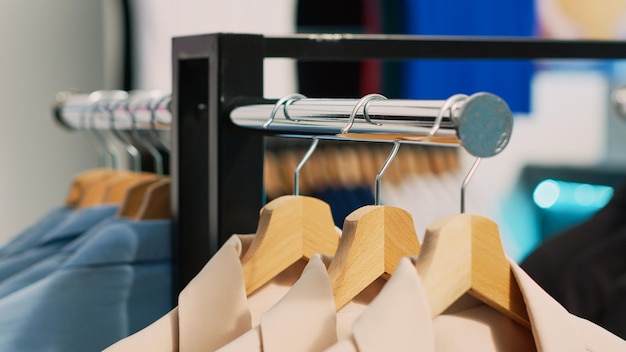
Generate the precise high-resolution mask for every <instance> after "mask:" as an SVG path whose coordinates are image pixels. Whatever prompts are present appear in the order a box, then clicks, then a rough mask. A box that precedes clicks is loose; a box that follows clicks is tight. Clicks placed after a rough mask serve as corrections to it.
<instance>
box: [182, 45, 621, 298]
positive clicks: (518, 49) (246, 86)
mask: <svg viewBox="0 0 626 352" xmlns="http://www.w3.org/2000/svg"><path fill="white" fill-rule="evenodd" d="M624 57H626V43H623V42H610V41H555V40H537V39H519V38H444V37H441V38H438V37H417V36H388V35H341V34H321V35H315V34H313V35H290V36H263V35H254V34H226V33H215V34H206V35H197V36H187V37H179V38H174V41H173V73H174V76H173V94H172V113H173V120H172V128H173V135H172V137H173V155H174V160H173V163H172V166H173V167H172V170H171V172H172V177H173V178H174V180H173V181H174V183H173V184H174V185H175V187H174V188H173V194H172V200H173V207H174V209H173V214H174V216H175V221H176V224H177V225H176V232H177V241H176V245H177V246H178V247H177V251H178V256H179V257H178V263H179V278H178V280H179V281H178V284H179V287H180V288H182V287H184V286H185V285H186V284H187V283H188V282H189V281H190V280H191V278H193V276H195V275H196V273H197V272H198V271H199V270H200V269H201V268H202V266H203V265H204V264H205V263H206V261H207V260H208V259H209V257H210V256H211V255H212V254H213V253H214V252H215V251H216V250H217V249H218V248H219V246H220V245H221V244H222V243H223V242H224V241H225V240H226V239H227V238H228V237H229V236H230V235H231V234H233V233H242V232H250V233H252V232H254V231H255V229H256V226H257V219H258V211H259V209H260V208H261V207H262V205H263V203H264V195H263V146H264V141H263V135H264V133H263V131H261V132H258V131H256V132H255V131H251V130H249V129H243V128H240V127H238V126H237V125H235V123H233V121H232V120H231V112H232V111H233V109H235V108H237V107H238V106H242V105H250V104H252V103H255V100H256V102H260V101H262V97H263V61H264V59H266V58H293V59H297V60H307V61H329V60H334V61H359V60H364V59H383V60H405V59H416V58H451V59H479V58H483V59H557V58H561V59H567V58H580V59H617V58H624ZM296 104H297V103H294V104H293V105H296Z"/></svg>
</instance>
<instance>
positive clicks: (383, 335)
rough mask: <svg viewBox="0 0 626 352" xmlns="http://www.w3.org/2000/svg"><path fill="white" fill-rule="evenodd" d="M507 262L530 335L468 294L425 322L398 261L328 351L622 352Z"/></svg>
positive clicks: (619, 344) (416, 283)
mask: <svg viewBox="0 0 626 352" xmlns="http://www.w3.org/2000/svg"><path fill="white" fill-rule="evenodd" d="M510 263H511V266H512V268H513V273H514V277H515V279H516V281H517V283H518V284H519V287H520V289H521V291H522V294H523V296H524V300H525V302H526V307H527V312H528V316H529V318H530V323H531V326H532V331H530V330H527V329H525V328H523V327H522V326H520V325H519V324H517V323H515V322H513V321H512V320H510V319H508V318H507V317H505V316H504V315H502V314H500V313H499V312H496V311H495V310H493V309H492V308H490V307H488V306H486V305H485V304H483V303H481V302H478V301H477V300H475V299H473V298H471V297H469V296H466V297H464V298H462V299H461V300H459V302H458V303H457V304H455V305H453V306H452V307H450V309H448V310H447V311H446V312H444V313H443V314H442V315H440V316H438V317H436V318H435V319H430V311H429V308H428V304H427V301H426V296H425V291H424V289H423V286H422V284H421V281H420V278H419V275H418V274H417V270H416V269H415V267H414V265H413V263H412V261H411V260H410V259H409V258H403V259H402V260H401V262H400V264H399V265H398V268H397V269H396V271H395V272H394V274H393V276H392V277H391V279H390V280H389V282H388V283H387V284H386V285H385V287H384V288H383V289H382V291H381V292H380V294H379V295H378V297H376V299H375V300H374V301H373V302H372V304H371V305H370V306H369V307H368V309H366V310H365V311H364V312H363V314H361V316H360V317H359V319H358V320H357V321H356V322H355V323H354V325H353V331H352V336H350V337H349V338H347V339H343V340H341V341H340V342H338V343H337V344H336V345H334V346H332V347H331V348H329V349H328V350H327V351H329V352H348V351H361V352H368V351H444V352H447V351H481V352H485V351H507V352H509V351H514V352H515V351H533V350H535V349H536V350H537V351H545V352H564V351H567V352H570V351H605V352H606V351H626V342H625V341H624V340H622V339H620V338H619V337H617V336H615V335H613V334H611V333H610V332H608V331H606V330H604V329H603V328H601V327H599V326H597V325H594V324H593V323H591V322H589V321H587V320H584V319H581V318H578V317H576V316H574V315H572V314H570V313H568V312H567V311H566V310H565V309H564V308H563V307H562V306H560V305H559V304H558V303H557V302H556V301H555V300H554V299H552V297H550V296H549V295H548V294H547V293H545V292H544V291H543V290H542V289H541V288H540V287H539V286H538V285H537V284H536V283H535V282H534V281H533V280H532V279H531V278H530V277H528V275H527V274H526V273H525V272H524V271H523V270H522V269H520V268H519V267H518V266H517V265H516V264H515V263H514V262H512V261H510Z"/></svg>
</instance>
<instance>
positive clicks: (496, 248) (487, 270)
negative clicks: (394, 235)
mask: <svg viewBox="0 0 626 352" xmlns="http://www.w3.org/2000/svg"><path fill="white" fill-rule="evenodd" d="M416 269H417V271H418V272H419V274H420V276H421V278H422V282H423V284H424V289H425V290H426V294H427V297H428V302H429V306H430V309H431V313H432V315H433V317H435V316H438V315H440V314H441V313H442V312H443V311H444V310H446V309H447V308H448V307H450V306H451V305H452V304H453V303H454V302H455V301H456V300H457V299H458V298H459V297H461V296H462V295H463V294H465V293H469V294H471V295H472V296H474V297H476V298H478V299H479V300H481V301H483V302H484V303H486V304H488V305H489V306H491V307H492V308H494V309H496V310H498V311H500V312H501V313H503V314H505V315H507V316H509V317H510V318H511V319H513V320H515V321H517V322H518V323H520V324H522V325H524V326H526V327H529V326H530V322H529V318H528V313H527V312H526V305H525V303H524V298H523V296H522V293H521V290H520V288H519V286H518V285H517V282H516V281H515V278H514V276H513V273H512V271H511V267H510V265H509V263H508V260H507V258H506V256H505V254H504V250H503V249H502V244H501V242H500V235H499V232H498V227H497V225H496V224H495V223H494V222H493V221H491V220H489V219H487V218H484V217H480V216H475V215H466V214H462V215H452V216H448V217H444V218H442V219H439V220H437V221H436V222H434V223H433V224H431V225H430V226H429V227H428V229H427V231H426V236H425V238H424V243H423V246H422V252H421V253H420V256H419V258H418V260H417V262H416Z"/></svg>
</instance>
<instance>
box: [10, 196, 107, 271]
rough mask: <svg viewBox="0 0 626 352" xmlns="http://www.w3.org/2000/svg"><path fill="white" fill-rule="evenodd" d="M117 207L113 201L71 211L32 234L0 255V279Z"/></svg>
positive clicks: (47, 253) (53, 250) (51, 251)
mask: <svg viewBox="0 0 626 352" xmlns="http://www.w3.org/2000/svg"><path fill="white" fill-rule="evenodd" d="M118 208H119V207H118V206H116V205H104V206H97V207H91V208H85V209H82V210H78V211H74V212H72V213H70V214H69V215H68V216H67V217H66V218H65V219H64V220H63V221H61V222H60V223H59V224H57V225H56V226H54V227H53V228H52V229H50V230H49V231H47V232H45V233H44V234H43V235H40V236H38V237H39V238H34V237H35V236H33V238H31V241H28V242H29V243H26V242H24V243H23V244H22V245H21V249H20V250H17V249H16V250H13V251H11V252H10V253H9V252H7V253H5V254H4V255H2V256H0V282H2V281H3V280H5V279H7V278H8V277H10V276H11V275H14V274H16V273H18V272H20V271H21V270H24V269H26V268H28V267H30V266H31V265H33V264H35V263H37V262H39V261H40V260H43V259H45V258H47V257H49V256H51V255H53V254H55V253H56V252H58V251H59V249H60V248H62V247H63V246H65V245H66V244H67V243H68V242H70V241H71V240H73V239H75V238H76V237H78V236H80V235H81V234H83V233H85V232H86V231H87V230H89V229H90V228H92V227H94V226H95V225H96V224H98V223H100V222H102V221H103V220H106V219H107V218H111V217H113V216H114V215H115V213H116V212H117V210H118Z"/></svg>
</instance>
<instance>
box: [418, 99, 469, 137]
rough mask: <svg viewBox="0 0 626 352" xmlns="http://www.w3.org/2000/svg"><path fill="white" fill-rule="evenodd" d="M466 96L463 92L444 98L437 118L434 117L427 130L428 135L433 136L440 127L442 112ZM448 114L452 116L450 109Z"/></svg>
mask: <svg viewBox="0 0 626 352" xmlns="http://www.w3.org/2000/svg"><path fill="white" fill-rule="evenodd" d="M467 98H468V96H467V95H465V94H455V95H453V96H451V97H450V98H448V99H446V101H445V103H443V106H442V107H441V109H439V114H438V115H437V118H435V122H434V124H433V127H432V128H431V129H430V132H428V137H433V136H434V135H435V134H436V133H437V131H439V128H440V127H441V121H442V120H443V114H445V112H446V111H448V110H450V109H451V108H452V105H454V104H455V103H458V102H460V101H462V100H465V99H467ZM450 116H452V111H450Z"/></svg>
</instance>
